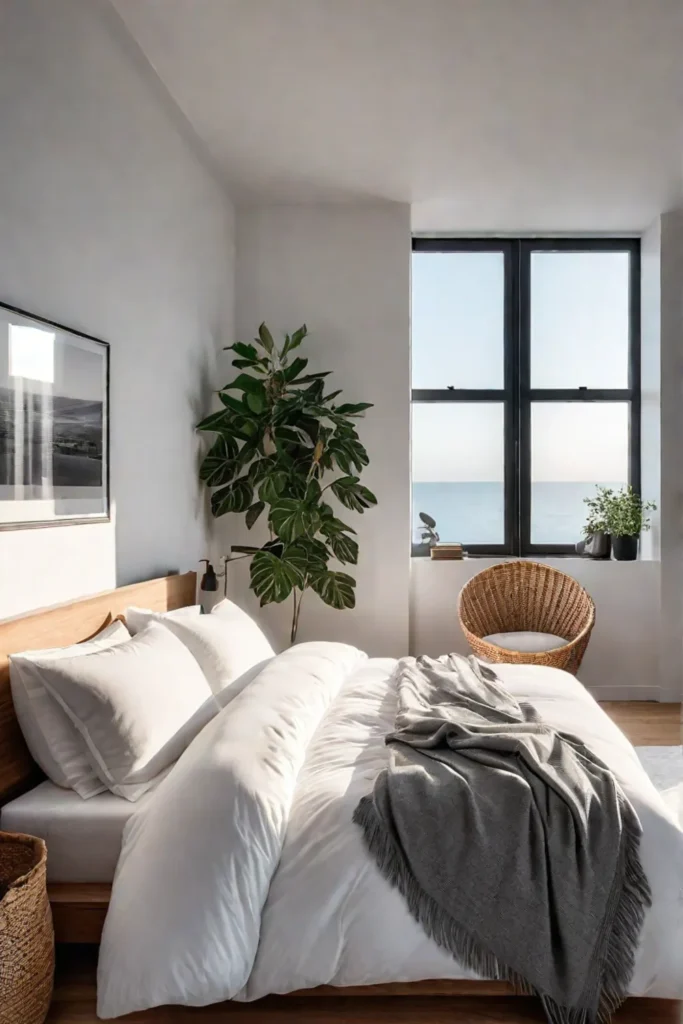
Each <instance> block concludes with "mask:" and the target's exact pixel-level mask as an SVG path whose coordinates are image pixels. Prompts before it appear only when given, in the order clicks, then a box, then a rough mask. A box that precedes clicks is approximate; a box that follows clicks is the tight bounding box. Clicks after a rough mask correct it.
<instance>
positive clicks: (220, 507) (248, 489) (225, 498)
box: [211, 476, 254, 517]
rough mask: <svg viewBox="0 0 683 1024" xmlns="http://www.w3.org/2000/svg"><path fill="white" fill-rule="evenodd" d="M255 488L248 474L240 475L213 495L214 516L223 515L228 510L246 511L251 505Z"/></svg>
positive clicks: (212, 507) (212, 508) (212, 509)
mask: <svg viewBox="0 0 683 1024" xmlns="http://www.w3.org/2000/svg"><path fill="white" fill-rule="evenodd" d="M253 496H254V488H253V487H252V484H251V480H249V478H248V477H246V476H241V477H238V479H237V480H233V481H232V483H229V484H226V486H225V487H221V488H220V489H219V490H217V491H214V493H213V494H212V495H211V511H212V513H213V514H214V516H216V517H218V516H223V515H225V514H226V512H246V511H247V509H248V508H249V506H250V505H251V502H252V498H253Z"/></svg>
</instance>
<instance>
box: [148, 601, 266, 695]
mask: <svg viewBox="0 0 683 1024" xmlns="http://www.w3.org/2000/svg"><path fill="white" fill-rule="evenodd" d="M164 626H166V627H167V629H169V630H170V631H171V632H172V633H174V635H175V636H177V637H178V639H179V640H182V642H183V644H184V645H185V646H186V647H187V649H188V650H189V651H190V653H191V654H192V655H193V656H194V657H195V658H196V659H197V661H198V662H199V666H200V668H201V670H202V672H203V673H204V675H205V676H206V678H207V680H208V682H209V686H210V687H211V689H212V690H213V692H214V694H216V695H218V694H219V693H220V695H221V700H220V704H221V706H222V707H224V706H225V705H226V704H227V703H228V702H229V701H230V700H232V698H233V697H236V696H237V693H238V692H241V691H242V689H243V688H244V685H246V682H247V681H248V680H246V681H244V682H243V684H242V683H241V682H240V680H241V677H242V676H243V675H244V674H245V673H246V672H250V677H249V678H253V677H254V673H252V672H251V670H252V669H253V668H254V667H256V666H259V667H260V666H262V665H263V664H264V663H265V662H266V661H269V660H270V659H271V658H273V657H274V656H275V651H274V650H273V648H272V647H271V646H270V644H269V643H268V641H267V640H266V638H265V636H264V635H263V633H262V632H261V630H260V629H259V627H258V626H257V625H256V623H255V622H254V620H253V619H252V618H250V617H249V616H248V615H247V613H246V612H243V611H242V609H241V608H238V607H237V605H236V604H233V603H232V601H227V600H225V601H221V602H220V604H217V605H216V607H215V608H214V609H213V611H212V612H211V614H210V615H200V616H197V617H192V618H190V617H188V616H185V618H182V619H181V618H174V619H170V618H166V619H164ZM238 684H239V685H238ZM233 688H234V692H233Z"/></svg>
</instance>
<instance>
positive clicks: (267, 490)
mask: <svg viewBox="0 0 683 1024" xmlns="http://www.w3.org/2000/svg"><path fill="white" fill-rule="evenodd" d="M286 485H287V473H286V472H285V471H284V470H283V469H276V470H275V471H274V472H270V473H269V474H268V476H266V477H264V478H263V482H262V484H261V486H260V487H259V491H258V496H259V498H260V499H261V501H265V502H267V503H268V504H269V505H275V504H276V503H277V502H278V501H279V499H280V495H281V494H282V492H283V490H284V489H285V487H286Z"/></svg>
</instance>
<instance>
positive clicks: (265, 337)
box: [258, 323, 275, 355]
mask: <svg viewBox="0 0 683 1024" xmlns="http://www.w3.org/2000/svg"><path fill="white" fill-rule="evenodd" d="M258 336H259V339H260V341H261V344H262V345H263V347H264V349H265V350H266V352H267V353H268V355H272V354H273V349H274V348H275V342H274V341H273V335H272V334H271V333H270V331H269V330H268V328H267V327H266V325H265V323H263V324H261V326H260V327H259V329H258Z"/></svg>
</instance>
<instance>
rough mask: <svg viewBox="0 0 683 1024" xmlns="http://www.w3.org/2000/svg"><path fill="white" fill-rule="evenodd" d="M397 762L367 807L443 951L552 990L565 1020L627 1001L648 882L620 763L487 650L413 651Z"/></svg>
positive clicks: (606, 1012)
mask: <svg viewBox="0 0 683 1024" xmlns="http://www.w3.org/2000/svg"><path fill="white" fill-rule="evenodd" d="M397 683H398V714H397V716H396V727H395V731H394V732H393V733H391V734H390V735H389V736H387V743H388V744H390V746H391V751H390V758H389V766H388V768H386V769H384V770H383V771H382V772H380V774H379V776H378V777H377V779H376V781H375V785H374V790H373V792H372V794H371V795H369V796H365V797H363V799H362V800H361V801H360V803H359V804H358V807H357V808H356V810H355V813H354V821H356V822H357V823H358V824H359V825H360V826H361V828H362V829H363V832H364V836H365V840H366V843H367V845H368V847H369V849H370V852H371V854H372V855H373V856H374V858H375V859H376V861H377V864H378V865H379V868H380V870H381V872H382V873H383V874H384V876H385V877H386V878H387V879H388V880H389V881H390V882H391V883H392V884H393V885H395V886H396V887H397V888H398V890H399V891H400V893H401V894H402V896H403V897H404V898H405V900H406V902H407V904H408V907H409V909H410V912H411V913H412V915H413V917H414V918H415V919H416V920H417V921H418V922H419V923H420V924H421V925H422V927H423V928H424V930H425V931H426V932H427V934H428V935H429V936H431V938H433V939H434V940H435V941H436V942H437V943H439V945H441V946H443V947H444V948H445V949H447V950H449V951H450V952H451V953H452V954H453V956H454V957H455V958H456V959H457V960H458V961H459V962H460V963H462V964H463V965H464V966H466V967H469V968H471V969H473V970H475V971H477V972H478V973H479V974H481V975H483V976H484V977H488V978H497V979H501V980H507V981H510V982H512V983H513V984H514V985H515V986H516V987H517V988H518V989H519V990H521V991H523V992H526V993H535V994H537V995H538V996H540V998H541V999H542V1002H543V1006H544V1010H545V1013H546V1016H547V1018H548V1020H549V1021H551V1022H552V1024H593V1022H595V1021H606V1020H608V1019H609V1017H610V1015H611V1014H612V1012H613V1011H614V1010H615V1009H616V1008H617V1006H618V1005H619V1004H620V1003H621V1002H622V1000H623V999H624V998H625V997H626V994H627V990H628V983H629V981H630V978H631V975H632V973H633V968H634V960H635V952H636V948H637V943H638V936H639V933H640V929H641V926H642V923H643V918H644V915H645V909H646V908H647V907H649V906H650V890H649V886H648V882H647V879H646V877H645V875H644V873H643V869H642V866H641V864H640V859H639V853H638V851H639V846H640V834H641V829H640V823H639V821H638V818H637V817H636V814H635V812H634V810H633V808H632V807H631V805H630V803H629V802H628V801H627V799H626V798H625V796H624V795H623V793H622V792H621V790H620V788H619V786H618V784H617V782H616V780H615V779H614V776H613V775H612V773H611V772H610V771H609V769H608V768H607V767H606V766H605V765H604V764H603V763H602V762H601V761H600V760H599V759H598V758H597V757H595V755H593V754H592V753H591V752H590V751H589V750H588V749H587V748H586V747H585V746H584V745H583V743H581V741H580V740H578V739H577V738H576V737H575V736H570V735H565V734H560V733H558V732H556V731H555V730H553V729H551V728H550V726H548V725H546V724H544V722H543V721H542V720H541V719H540V716H539V715H538V713H537V712H536V711H535V709H534V708H533V707H531V705H528V704H525V703H519V704H518V703H517V701H516V700H515V699H514V697H513V696H512V695H511V694H510V693H508V692H507V690H505V688H504V687H503V686H502V684H501V683H500V682H499V681H498V679H497V677H496V675H495V673H494V672H493V671H492V670H491V669H490V668H488V667H487V666H485V665H482V664H481V663H480V662H478V661H477V660H476V659H475V658H467V659H466V658H462V657H460V656H458V655H455V654H452V655H450V656H448V657H445V658H443V659H439V660H438V661H435V660H432V659H430V658H426V657H423V658H418V659H417V660H416V659H414V658H404V659H403V660H402V661H400V662H399V664H398V669H397Z"/></svg>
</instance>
